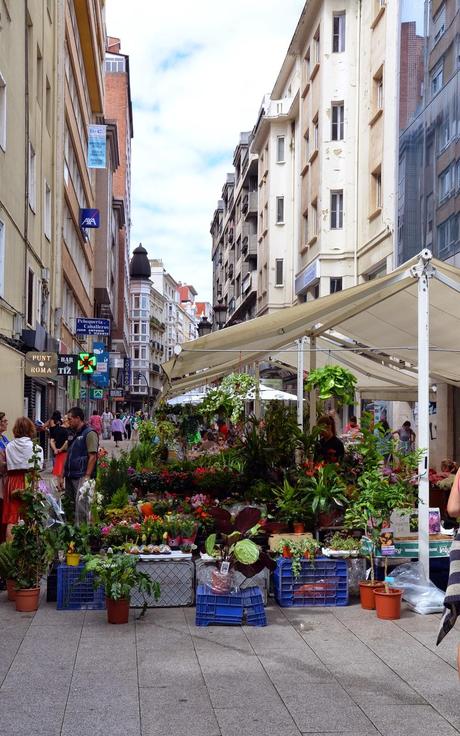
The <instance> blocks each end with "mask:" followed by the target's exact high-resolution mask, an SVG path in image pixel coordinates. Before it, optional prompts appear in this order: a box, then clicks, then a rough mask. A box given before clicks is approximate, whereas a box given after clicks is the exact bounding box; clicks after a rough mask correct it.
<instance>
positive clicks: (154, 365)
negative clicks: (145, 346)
mask: <svg viewBox="0 0 460 736" xmlns="http://www.w3.org/2000/svg"><path fill="white" fill-rule="evenodd" d="M150 370H151V372H152V373H160V370H161V368H160V366H159V365H158V363H150Z"/></svg>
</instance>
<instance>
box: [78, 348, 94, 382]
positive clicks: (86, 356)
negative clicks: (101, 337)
mask: <svg viewBox="0 0 460 736" xmlns="http://www.w3.org/2000/svg"><path fill="white" fill-rule="evenodd" d="M96 366H97V358H96V356H95V355H91V353H80V355H79V356H78V360H77V368H78V372H79V373H83V374H84V375H85V376H90V375H92V374H93V373H94V371H95V370H96Z"/></svg>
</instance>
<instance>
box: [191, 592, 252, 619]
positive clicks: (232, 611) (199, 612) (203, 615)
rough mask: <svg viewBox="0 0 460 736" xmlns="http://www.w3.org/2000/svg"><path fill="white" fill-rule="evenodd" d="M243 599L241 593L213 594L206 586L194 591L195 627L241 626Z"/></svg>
mask: <svg viewBox="0 0 460 736" xmlns="http://www.w3.org/2000/svg"><path fill="white" fill-rule="evenodd" d="M242 620H243V598H242V595H241V593H227V594H221V593H213V592H212V590H211V588H209V587H208V586H206V585H199V586H198V588H197V591H196V620H195V622H196V625H197V626H207V625H208V624H241V622H242Z"/></svg>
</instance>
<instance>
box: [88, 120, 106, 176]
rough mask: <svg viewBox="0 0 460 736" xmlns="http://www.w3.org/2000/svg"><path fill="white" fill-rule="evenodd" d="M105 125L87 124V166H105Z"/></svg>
mask: <svg viewBox="0 0 460 736" xmlns="http://www.w3.org/2000/svg"><path fill="white" fill-rule="evenodd" d="M106 138H107V126H106V125H88V168H89V169H105V168H106V155H105V152H106Z"/></svg>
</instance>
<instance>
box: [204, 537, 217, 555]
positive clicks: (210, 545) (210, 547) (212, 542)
mask: <svg viewBox="0 0 460 736" xmlns="http://www.w3.org/2000/svg"><path fill="white" fill-rule="evenodd" d="M216 539H217V535H216V534H210V535H209V537H208V538H207V540H206V543H205V549H206V553H207V554H208V555H212V553H213V552H214V547H215V546H216Z"/></svg>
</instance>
